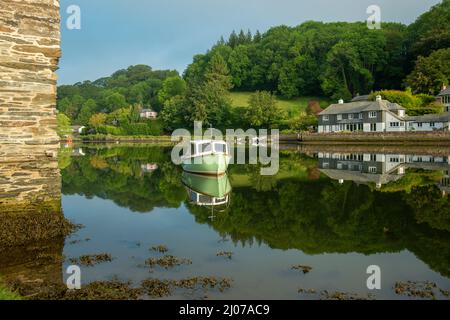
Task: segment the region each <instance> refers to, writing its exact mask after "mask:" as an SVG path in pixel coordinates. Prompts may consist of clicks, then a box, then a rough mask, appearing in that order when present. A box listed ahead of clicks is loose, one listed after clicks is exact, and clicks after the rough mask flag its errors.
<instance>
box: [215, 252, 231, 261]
mask: <svg viewBox="0 0 450 320" xmlns="http://www.w3.org/2000/svg"><path fill="white" fill-rule="evenodd" d="M216 256H218V257H224V258H228V259H231V258H232V257H233V252H231V251H219V252H217V254H216Z"/></svg>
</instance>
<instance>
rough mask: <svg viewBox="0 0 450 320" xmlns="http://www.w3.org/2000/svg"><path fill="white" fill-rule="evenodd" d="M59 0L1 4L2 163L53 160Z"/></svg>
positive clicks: (8, 0) (16, 0) (18, 0)
mask: <svg viewBox="0 0 450 320" xmlns="http://www.w3.org/2000/svg"><path fill="white" fill-rule="evenodd" d="M60 54H61V50H60V16H59V1H58V0H1V1H0V162H5V161H11V160H13V161H18V160H21V159H24V160H29V159H33V158H34V157H38V158H39V157H44V156H54V155H55V153H56V151H57V149H58V146H59V141H58V136H57V134H56V131H55V129H56V125H57V123H56V109H55V107H56V75H55V70H56V69H57V67H58V60H59V57H60Z"/></svg>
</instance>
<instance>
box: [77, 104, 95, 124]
mask: <svg viewBox="0 0 450 320" xmlns="http://www.w3.org/2000/svg"><path fill="white" fill-rule="evenodd" d="M96 107H97V104H96V103H95V101H94V100H93V99H89V100H87V101H86V102H85V103H83V107H82V108H81V110H80V113H78V117H77V123H78V124H81V125H87V124H88V123H89V119H90V118H91V116H92V114H93V112H94V110H95V109H96Z"/></svg>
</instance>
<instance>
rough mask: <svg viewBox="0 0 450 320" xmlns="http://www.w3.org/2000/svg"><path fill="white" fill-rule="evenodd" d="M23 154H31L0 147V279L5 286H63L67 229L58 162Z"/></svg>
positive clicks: (25, 151)
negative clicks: (30, 283)
mask: <svg viewBox="0 0 450 320" xmlns="http://www.w3.org/2000/svg"><path fill="white" fill-rule="evenodd" d="M41 151H42V150H41ZM27 154H28V155H29V154H30V151H29V150H28V149H26V150H22V152H21V149H20V147H19V146H14V147H12V148H10V149H8V148H7V147H6V146H3V147H2V158H1V159H0V160H1V161H0V252H1V255H0V276H1V278H2V279H3V281H10V280H14V279H17V278H20V279H22V280H24V281H36V280H39V281H49V282H53V283H57V282H61V283H62V260H63V258H62V251H63V246H64V236H65V234H66V233H67V230H68V228H69V226H68V222H67V221H66V219H65V218H64V216H63V213H62V209H61V176H60V171H59V168H58V162H57V160H56V159H53V158H48V157H46V156H41V157H37V156H34V157H27V156H26V155H27ZM42 154H44V152H43V151H42Z"/></svg>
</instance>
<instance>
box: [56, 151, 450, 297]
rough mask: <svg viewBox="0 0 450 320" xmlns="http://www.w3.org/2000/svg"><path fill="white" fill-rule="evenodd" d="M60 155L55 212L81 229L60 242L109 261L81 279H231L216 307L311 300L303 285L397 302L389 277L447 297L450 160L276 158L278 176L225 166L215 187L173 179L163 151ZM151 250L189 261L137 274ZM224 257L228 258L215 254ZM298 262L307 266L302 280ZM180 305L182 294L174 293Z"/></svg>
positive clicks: (68, 251)
mask: <svg viewBox="0 0 450 320" xmlns="http://www.w3.org/2000/svg"><path fill="white" fill-rule="evenodd" d="M63 152H65V154H64V156H63V157H62V159H61V160H60V167H61V169H62V170H61V174H62V193H63V198H62V204H63V210H64V214H65V216H66V217H67V218H68V219H69V220H71V221H73V222H75V223H79V224H82V225H83V226H84V228H82V229H80V230H79V231H78V232H77V233H75V234H74V235H72V236H71V237H70V238H68V239H66V241H65V246H64V255H65V256H66V257H67V258H71V257H79V256H81V255H85V254H97V253H109V254H111V255H112V257H113V258H114V259H113V261H112V262H109V263H102V264H99V265H96V266H93V267H83V268H82V280H83V283H88V282H91V281H95V280H109V279H112V278H114V277H118V278H120V279H123V280H130V281H132V282H133V283H135V284H137V285H138V284H139V283H140V282H141V281H142V280H144V279H147V278H149V277H152V278H160V279H181V278H186V277H191V276H216V277H226V278H231V279H233V284H232V287H231V288H230V289H229V290H225V291H224V292H219V291H217V292H214V291H213V292H208V293H207V298H214V299H316V298H318V297H320V296H319V295H318V294H316V295H314V294H300V293H298V290H299V288H304V289H315V290H316V291H317V292H320V291H321V290H328V291H343V292H351V293H356V294H359V295H361V296H366V295H367V294H368V293H372V294H374V295H375V297H376V298H378V299H382V298H388V299H397V298H405V297H404V296H398V295H396V294H395V292H394V290H393V286H394V284H395V282H396V281H408V280H412V281H425V280H427V281H432V282H435V283H436V284H437V285H438V286H439V287H440V288H441V289H444V290H449V289H450V279H449V277H450V220H449V217H450V202H449V199H448V196H447V191H450V189H449V188H448V185H449V184H448V181H449V180H448V170H450V164H449V163H450V162H449V161H450V160H449V158H448V157H445V156H430V155H423V154H422V155H417V154H405V153H399V154H374V153H364V152H359V153H330V152H328V153H327V152H314V153H310V154H308V155H306V154H302V153H301V152H294V151H283V152H282V153H281V161H280V171H279V173H278V174H277V175H276V176H273V177H261V176H260V175H259V168H258V167H257V166H251V165H234V166H231V167H230V169H229V173H228V175H227V177H225V178H223V179H222V180H221V181H210V180H208V179H210V178H205V179H206V180H207V181H203V180H202V179H201V178H200V180H199V179H198V177H187V178H186V177H183V174H182V171H181V168H179V167H176V166H174V165H173V164H172V163H171V162H170V149H166V148H160V147H109V148H101V147H92V146H91V147H82V148H75V149H74V150H72V149H67V150H66V151H63ZM228 184H229V185H228ZM230 189H231V191H230ZM196 191H197V192H198V193H196ZM208 191H210V192H209V195H211V194H213V195H215V196H216V198H217V199H219V200H223V201H224V202H225V203H223V204H222V205H218V206H200V205H198V202H199V199H201V200H202V201H210V200H211V198H210V197H208V196H205V192H206V193H208ZM228 191H230V192H228ZM196 195H199V196H200V197H201V196H202V195H203V196H204V197H203V198H196ZM193 200H194V201H193ZM87 239H89V240H87ZM74 240H79V241H78V242H73V241H74ZM156 245H165V246H167V247H168V248H169V252H168V253H167V254H171V255H173V256H176V257H179V258H188V259H190V260H192V264H191V265H182V266H177V267H175V268H169V269H167V270H166V269H164V268H160V267H156V268H149V267H147V266H145V265H144V261H145V260H146V259H148V258H150V257H161V256H162V254H159V253H156V252H153V251H151V250H150V248H151V247H152V246H156ZM220 251H230V252H233V255H232V258H231V259H228V258H226V257H220V256H217V255H216V254H217V253H218V252H220ZM69 264H70V263H69V262H65V263H64V267H67V266H68V265H69ZM294 265H306V266H310V267H312V270H311V272H309V273H306V274H303V273H302V272H301V271H298V270H293V269H292V266H294ZM369 265H378V266H380V268H381V272H382V281H381V285H382V288H381V290H375V291H369V290H368V289H367V287H366V279H367V277H368V275H367V274H366V269H367V267H368V266H369ZM190 297H192V296H188V295H186V293H185V292H181V291H180V292H176V294H175V296H172V297H171V298H190ZM440 298H443V296H442V297H440Z"/></svg>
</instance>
